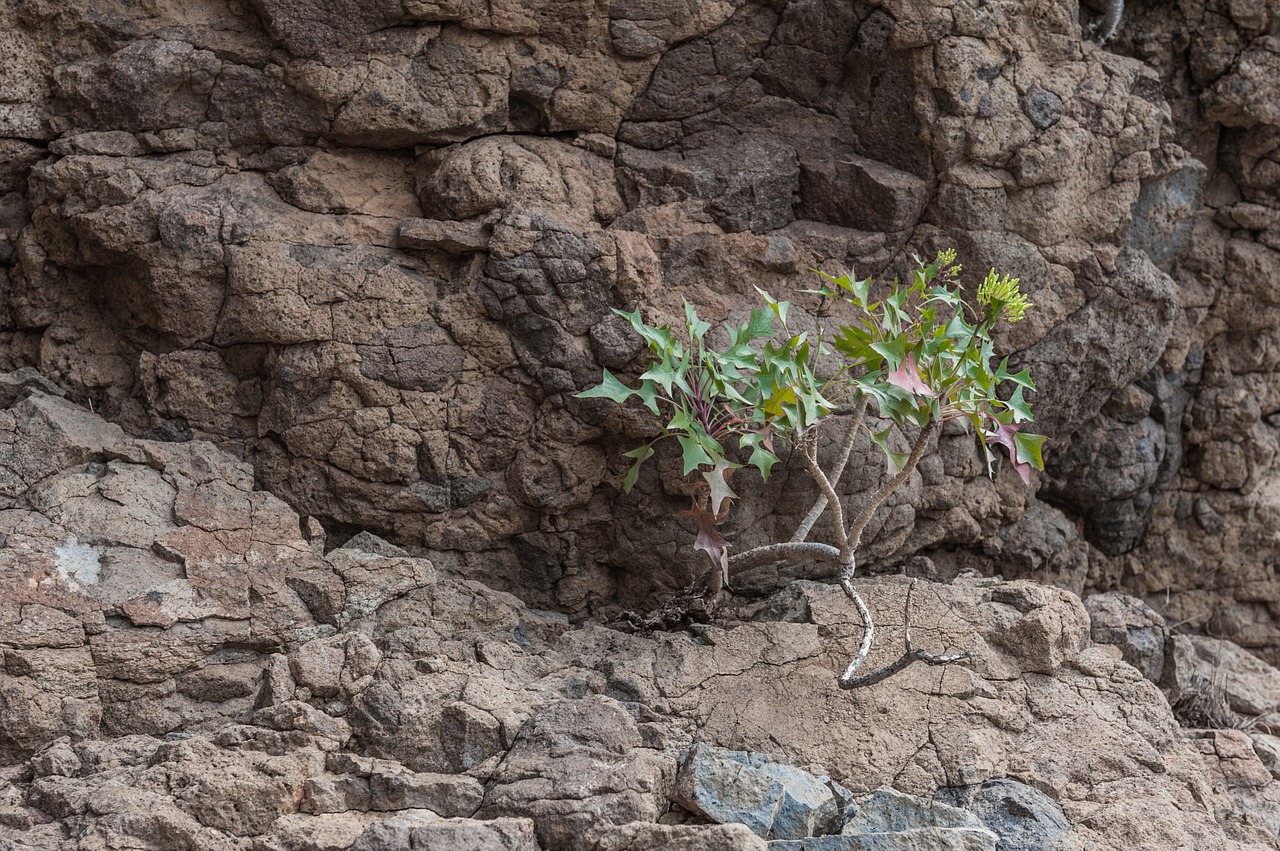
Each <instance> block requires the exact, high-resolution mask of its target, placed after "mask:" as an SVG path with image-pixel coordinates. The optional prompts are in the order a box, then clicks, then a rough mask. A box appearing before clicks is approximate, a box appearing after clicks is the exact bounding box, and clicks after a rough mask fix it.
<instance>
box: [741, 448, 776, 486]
mask: <svg viewBox="0 0 1280 851" xmlns="http://www.w3.org/2000/svg"><path fill="white" fill-rule="evenodd" d="M748 463H749V464H751V466H753V467H755V468H756V469H757V470H759V471H760V478H762V479H764V480H765V481H766V482H767V481H769V471H770V470H772V469H773V465H774V464H777V463H778V456H777V455H774V454H773V453H772V452H770V451H769V450H768V449H765V448H764V446H763V445H761V444H758V443H757V444H756V445H755V446H754V447H752V449H751V460H750V461H748Z"/></svg>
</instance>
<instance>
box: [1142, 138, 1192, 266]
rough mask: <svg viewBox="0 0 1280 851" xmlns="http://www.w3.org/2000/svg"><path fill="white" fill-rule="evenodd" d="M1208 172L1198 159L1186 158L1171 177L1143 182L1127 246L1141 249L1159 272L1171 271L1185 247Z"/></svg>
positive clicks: (1166, 176)
mask: <svg viewBox="0 0 1280 851" xmlns="http://www.w3.org/2000/svg"><path fill="white" fill-rule="evenodd" d="M1208 173H1209V170H1208V168H1206V167H1205V164H1204V163H1202V162H1200V161H1199V160H1194V159H1188V160H1187V162H1186V165H1184V166H1183V167H1182V168H1180V169H1178V170H1177V171H1175V172H1173V173H1172V174H1167V175H1163V176H1161V177H1157V178H1155V179H1153V180H1147V181H1143V183H1142V190H1141V191H1140V192H1139V193H1138V200H1137V201H1135V202H1134V205H1133V224H1131V225H1130V226H1129V235H1128V243H1129V245H1130V246H1132V247H1134V248H1138V249H1141V250H1142V251H1145V252H1146V253H1147V256H1148V257H1150V258H1151V262H1153V263H1155V264H1156V265H1157V266H1159V267H1160V268H1161V269H1164V270H1166V271H1168V270H1170V269H1171V268H1172V265H1173V262H1174V259H1175V258H1177V257H1178V255H1179V254H1180V253H1181V252H1182V250H1183V248H1184V247H1186V244H1187V240H1188V239H1190V238H1191V229H1192V227H1193V226H1194V224H1195V217H1194V215H1193V214H1194V213H1195V212H1196V211H1197V210H1199V209H1200V208H1201V204H1202V202H1203V199H1204V185H1205V180H1206V178H1207V177H1208Z"/></svg>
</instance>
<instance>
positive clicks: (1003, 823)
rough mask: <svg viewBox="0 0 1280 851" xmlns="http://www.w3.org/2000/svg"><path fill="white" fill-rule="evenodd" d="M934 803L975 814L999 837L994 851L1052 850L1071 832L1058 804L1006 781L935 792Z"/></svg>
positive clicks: (988, 782)
mask: <svg viewBox="0 0 1280 851" xmlns="http://www.w3.org/2000/svg"><path fill="white" fill-rule="evenodd" d="M934 798H935V800H939V801H943V802H945V803H948V804H952V805H954V806H957V807H963V808H964V809H966V810H969V811H970V812H973V813H976V814H977V816H978V818H980V819H982V823H983V824H985V825H986V826H987V827H988V828H989V829H990V830H992V831H993V832H994V833H995V834H996V835H997V836H999V837H1000V840H999V842H998V844H997V845H996V851H1040V849H1043V848H1053V847H1054V845H1055V843H1056V842H1057V841H1058V839H1059V838H1060V837H1061V836H1062V835H1063V834H1065V833H1066V832H1067V831H1069V830H1071V822H1069V821H1067V817H1066V815H1064V814H1063V812H1062V807H1060V806H1058V802H1057V801H1055V800H1053V798H1050V797H1049V796H1048V795H1046V794H1045V793H1043V792H1041V791H1040V790H1039V789H1036V788H1034V787H1032V786H1028V785H1027V784H1025V783H1020V782H1018V781H1017V780H1012V779H1010V778H1007V777H1001V778H996V779H994V780H988V781H986V782H985V783H983V784H982V785H980V786H967V787H961V788H953V789H939V790H938V792H937V793H936V794H935V795H934Z"/></svg>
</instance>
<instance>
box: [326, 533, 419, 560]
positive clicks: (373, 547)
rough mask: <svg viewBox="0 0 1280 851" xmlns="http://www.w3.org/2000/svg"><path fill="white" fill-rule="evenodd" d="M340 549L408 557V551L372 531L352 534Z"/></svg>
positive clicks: (391, 556) (390, 556) (388, 556)
mask: <svg viewBox="0 0 1280 851" xmlns="http://www.w3.org/2000/svg"><path fill="white" fill-rule="evenodd" d="M340 549H344V550H353V551H354V552H357V553H368V554H369V555H376V556H384V557H386V558H408V557H409V553H407V552H406V551H405V550H402V549H401V548H400V547H397V546H396V545H395V544H393V543H391V542H390V541H386V540H383V539H382V538H379V537H378V536H377V535H375V534H373V533H372V532H360V533H358V534H356V535H352V536H351V537H350V538H348V539H347V542H346V543H345V544H343V545H342V547H341V548H340Z"/></svg>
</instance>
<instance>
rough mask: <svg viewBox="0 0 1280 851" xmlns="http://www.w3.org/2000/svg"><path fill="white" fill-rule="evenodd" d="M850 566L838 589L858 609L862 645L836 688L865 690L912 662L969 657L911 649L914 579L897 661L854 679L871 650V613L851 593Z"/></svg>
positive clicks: (842, 574)
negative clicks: (902, 647) (901, 652)
mask: <svg viewBox="0 0 1280 851" xmlns="http://www.w3.org/2000/svg"><path fill="white" fill-rule="evenodd" d="M852 579H853V567H852V565H849V566H847V567H845V568H842V569H841V571H840V587H842V588H844V592H845V594H847V595H849V597H850V599H852V600H853V604H854V605H855V606H857V608H858V614H859V615H861V616H862V623H863V633H862V644H861V645H860V646H859V647H858V652H857V654H856V655H855V656H854V657H853V661H852V662H850V663H849V667H847V668H845V670H844V673H843V674H841V675H840V679H839V685H840V688H842V689H845V690H849V689H855V688H865V687H866V686H870V685H875V684H876V683H878V682H880V681H881V680H886V679H888V678H889V677H892V676H893V675H894V674H896V673H898V672H899V671H901V670H903V669H904V668H906V667H908V666H910V665H912V664H914V663H916V662H924V663H925V664H927V665H950V664H952V663H953V662H961V661H963V660H965V659H968V658H969V654H968V653H930V652H929V651H927V650H921V649H920V648H919V647H913V646H912V644H911V592H913V591H915V589H916V580H914V579H913V580H911V584H910V585H909V586H907V600H906V603H905V605H904V606H903V618H902V622H903V628H902V636H903V643H904V644H905V645H906V649H905V651H904V652H903V654H902V655H901V656H899V657H898V659H897V660H896V661H894V662H892V663H890V664H888V665H885V666H884V667H883V668H881V669H880V670H878V671H872V672H871V673H869V674H866V675H864V676H861V677H855V676H854V673H856V672H857V670H858V667H859V666H861V665H862V663H863V662H864V661H865V660H866V658H867V653H868V651H870V649H871V636H872V627H871V613H870V612H869V611H868V610H867V605H866V603H864V602H862V598H861V597H860V596H858V592H857V591H855V590H853V583H852Z"/></svg>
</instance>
